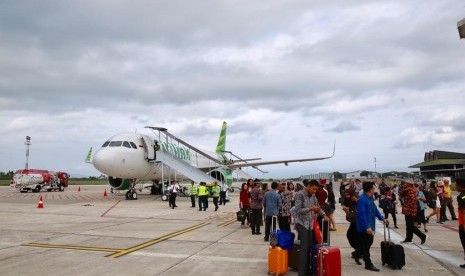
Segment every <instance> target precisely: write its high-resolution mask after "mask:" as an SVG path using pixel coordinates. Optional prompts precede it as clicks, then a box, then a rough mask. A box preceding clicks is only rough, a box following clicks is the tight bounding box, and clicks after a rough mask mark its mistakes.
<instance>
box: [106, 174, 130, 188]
mask: <svg viewBox="0 0 465 276" xmlns="http://www.w3.org/2000/svg"><path fill="white" fill-rule="evenodd" d="M108 183H109V184H110V186H111V187H112V188H113V190H127V189H129V188H130V186H131V180H129V179H122V178H115V177H112V176H109V177H108Z"/></svg>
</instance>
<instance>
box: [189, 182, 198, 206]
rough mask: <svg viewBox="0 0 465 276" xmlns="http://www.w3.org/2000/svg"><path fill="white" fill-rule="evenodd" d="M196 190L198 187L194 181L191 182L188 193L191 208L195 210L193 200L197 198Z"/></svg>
mask: <svg viewBox="0 0 465 276" xmlns="http://www.w3.org/2000/svg"><path fill="white" fill-rule="evenodd" d="M197 190H198V187H196V186H195V183H194V181H191V192H190V197H191V203H192V206H191V208H195V198H196V197H197Z"/></svg>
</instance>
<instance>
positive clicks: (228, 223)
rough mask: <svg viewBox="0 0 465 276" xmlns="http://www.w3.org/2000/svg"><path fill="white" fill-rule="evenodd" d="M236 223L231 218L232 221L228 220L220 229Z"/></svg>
mask: <svg viewBox="0 0 465 276" xmlns="http://www.w3.org/2000/svg"><path fill="white" fill-rule="evenodd" d="M236 221H237V219H235V218H233V219H231V220H228V221H227V222H225V223H223V224H221V226H222V227H226V226H228V225H230V224H233V223H235V222H236Z"/></svg>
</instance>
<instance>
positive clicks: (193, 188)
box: [191, 185, 197, 196]
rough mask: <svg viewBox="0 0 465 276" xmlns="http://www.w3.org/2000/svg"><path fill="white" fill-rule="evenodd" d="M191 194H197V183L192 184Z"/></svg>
mask: <svg viewBox="0 0 465 276" xmlns="http://www.w3.org/2000/svg"><path fill="white" fill-rule="evenodd" d="M191 195H194V196H195V195H197V187H196V186H195V185H192V186H191Z"/></svg>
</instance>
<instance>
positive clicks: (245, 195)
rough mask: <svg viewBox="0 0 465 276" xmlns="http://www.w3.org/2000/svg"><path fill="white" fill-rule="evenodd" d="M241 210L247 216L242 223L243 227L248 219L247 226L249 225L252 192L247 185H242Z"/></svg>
mask: <svg viewBox="0 0 465 276" xmlns="http://www.w3.org/2000/svg"><path fill="white" fill-rule="evenodd" d="M239 208H240V209H241V210H242V212H244V213H245V214H246V216H245V218H244V219H243V220H242V221H241V225H244V223H245V220H246V219H247V225H249V224H250V221H249V220H250V219H249V217H250V214H249V209H250V192H249V189H248V188H247V184H246V183H242V187H241V192H240V194H239Z"/></svg>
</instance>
